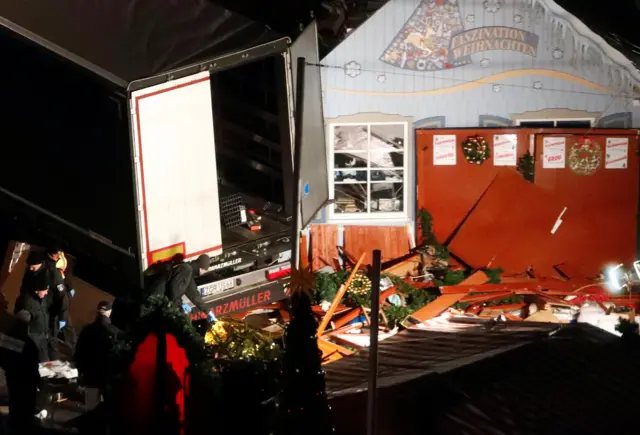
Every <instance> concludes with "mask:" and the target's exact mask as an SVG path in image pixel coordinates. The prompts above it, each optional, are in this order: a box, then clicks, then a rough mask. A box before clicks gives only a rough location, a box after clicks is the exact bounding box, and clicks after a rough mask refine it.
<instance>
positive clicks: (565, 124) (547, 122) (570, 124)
mask: <svg viewBox="0 0 640 435" xmlns="http://www.w3.org/2000/svg"><path fill="white" fill-rule="evenodd" d="M594 121H595V119H593V118H578V119H520V120H516V125H519V126H520V127H528V128H552V127H557V128H590V127H592V126H593V123H594Z"/></svg>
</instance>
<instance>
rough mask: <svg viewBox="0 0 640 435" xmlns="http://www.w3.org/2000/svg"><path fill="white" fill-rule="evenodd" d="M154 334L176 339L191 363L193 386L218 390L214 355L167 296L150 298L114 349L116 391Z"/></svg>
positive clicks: (111, 375)
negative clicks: (139, 351) (137, 355)
mask: <svg viewBox="0 0 640 435" xmlns="http://www.w3.org/2000/svg"><path fill="white" fill-rule="evenodd" d="M153 332H166V333H169V334H171V335H173V336H174V337H175V338H176V341H177V342H178V345H179V346H180V347H182V348H183V349H184V351H185V354H186V356H187V359H188V360H189V367H190V374H191V377H192V380H193V383H194V384H195V383H197V384H198V385H199V386H203V387H205V388H211V389H212V390H217V389H218V387H219V378H218V375H217V374H216V371H217V370H216V368H215V366H214V359H213V356H214V353H213V351H212V349H211V347H210V346H207V345H206V344H205V342H204V339H203V337H202V336H201V335H199V334H198V333H197V331H196V329H195V327H194V326H193V325H192V323H191V321H190V320H189V319H188V318H187V316H185V315H184V314H183V313H182V312H181V311H180V310H178V309H177V308H176V307H175V306H174V305H173V304H172V303H171V302H170V301H169V299H167V298H166V297H164V296H157V295H154V296H150V297H149V298H148V299H147V300H146V301H145V303H144V304H143V305H142V307H141V308H140V315H139V316H138V317H137V320H136V321H135V323H134V324H132V325H131V328H129V334H127V336H125V337H124V339H123V340H120V341H119V342H118V343H117V344H116V345H114V347H113V349H112V352H111V357H110V361H111V364H110V367H111V373H110V376H109V377H110V378H111V382H110V385H112V386H113V387H114V388H119V387H120V386H122V382H126V380H127V375H128V369H129V367H130V366H131V364H132V363H133V361H134V359H135V355H136V351H137V349H138V346H139V345H140V344H141V343H142V342H143V341H144V340H145V339H146V338H147V336H148V335H149V334H150V333H153Z"/></svg>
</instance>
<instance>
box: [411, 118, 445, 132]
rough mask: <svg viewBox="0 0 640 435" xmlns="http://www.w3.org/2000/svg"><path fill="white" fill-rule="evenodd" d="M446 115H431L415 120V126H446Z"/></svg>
mask: <svg viewBox="0 0 640 435" xmlns="http://www.w3.org/2000/svg"><path fill="white" fill-rule="evenodd" d="M445 126H446V117H445V116H431V117H429V118H422V119H419V120H417V121H414V122H413V128H414V129H415V128H445Z"/></svg>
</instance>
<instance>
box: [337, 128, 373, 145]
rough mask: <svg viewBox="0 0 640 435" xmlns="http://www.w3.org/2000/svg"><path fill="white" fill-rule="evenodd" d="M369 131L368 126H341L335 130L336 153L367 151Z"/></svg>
mask: <svg viewBox="0 0 640 435" xmlns="http://www.w3.org/2000/svg"><path fill="white" fill-rule="evenodd" d="M368 142H369V131H368V129H367V126H366V125H339V126H336V127H334V129H333V149H334V151H344V150H360V151H366V150H367V145H368Z"/></svg>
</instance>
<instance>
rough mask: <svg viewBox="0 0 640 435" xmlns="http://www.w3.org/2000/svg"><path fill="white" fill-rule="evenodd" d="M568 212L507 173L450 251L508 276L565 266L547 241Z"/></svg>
mask: <svg viewBox="0 0 640 435" xmlns="http://www.w3.org/2000/svg"><path fill="white" fill-rule="evenodd" d="M563 208H564V206H563V203H562V202H559V201H557V200H555V198H554V197H553V195H551V194H549V193H548V192H546V191H544V190H543V189H541V188H539V187H537V186H535V185H533V184H532V183H529V182H528V181H526V180H524V178H522V176H521V175H520V174H518V173H517V172H515V171H513V170H511V169H504V170H502V171H500V172H499V173H498V175H497V176H496V178H495V180H494V181H493V183H491V185H490V186H489V188H488V189H487V191H486V193H485V194H484V195H483V197H482V199H481V200H480V201H479V203H478V205H477V206H476V207H475V209H474V210H473V211H472V212H471V214H470V215H469V217H468V218H467V220H466V221H465V223H464V224H463V225H462V227H461V228H460V230H459V232H458V233H457V234H456V236H455V237H454V238H453V240H452V242H451V244H450V245H449V249H450V250H451V252H453V253H455V254H456V255H457V256H458V257H460V258H462V259H463V260H464V261H465V262H466V263H468V264H469V265H471V266H473V267H475V268H483V267H485V266H486V265H488V264H489V263H491V267H502V268H503V269H504V273H505V274H506V275H509V274H515V273H522V272H525V271H526V270H527V269H528V268H529V267H530V266H534V267H535V264H537V263H542V264H546V265H547V266H548V265H553V264H557V263H559V262H560V261H556V260H557V258H555V256H554V255H553V254H552V253H550V252H549V246H550V242H549V237H548V236H549V234H550V233H551V229H552V228H553V225H554V223H555V222H556V220H557V218H558V216H559V215H560V213H561V212H562V210H563ZM551 259H552V260H551ZM550 261H551V262H550ZM553 261H556V262H555V263H554V262H553Z"/></svg>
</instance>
